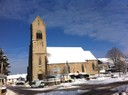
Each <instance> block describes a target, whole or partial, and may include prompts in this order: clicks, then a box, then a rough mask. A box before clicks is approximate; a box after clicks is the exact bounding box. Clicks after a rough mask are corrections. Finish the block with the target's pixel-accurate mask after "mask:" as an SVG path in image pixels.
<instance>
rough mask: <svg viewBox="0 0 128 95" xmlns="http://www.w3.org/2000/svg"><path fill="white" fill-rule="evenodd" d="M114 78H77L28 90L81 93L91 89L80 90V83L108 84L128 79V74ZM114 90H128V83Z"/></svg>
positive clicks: (67, 94)
mask: <svg viewBox="0 0 128 95" xmlns="http://www.w3.org/2000/svg"><path fill="white" fill-rule="evenodd" d="M114 76H116V77H114V78H111V77H110V76H107V77H106V75H105V76H100V77H97V78H96V79H90V80H85V79H79V80H78V79H76V80H74V82H71V83H62V84H60V85H54V86H47V87H44V88H28V89H26V90H35V91H40V90H41V91H50V90H51V92H47V93H40V94H36V95H79V94H80V93H84V92H88V91H89V90H80V89H79V88H80V85H83V84H108V83H114V82H122V81H128V74H125V75H121V77H119V76H118V74H114ZM74 88H77V89H78V90H72V91H66V89H74ZM111 90H113V91H117V93H121V92H128V85H123V86H119V87H116V88H113V89H111ZM113 95H114V94H113Z"/></svg>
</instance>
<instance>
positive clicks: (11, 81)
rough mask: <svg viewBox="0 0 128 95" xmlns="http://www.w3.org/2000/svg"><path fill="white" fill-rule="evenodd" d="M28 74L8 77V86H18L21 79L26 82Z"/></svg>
mask: <svg viewBox="0 0 128 95" xmlns="http://www.w3.org/2000/svg"><path fill="white" fill-rule="evenodd" d="M26 77H27V74H14V75H9V76H7V85H16V83H17V82H18V81H19V79H21V78H22V79H24V81H26Z"/></svg>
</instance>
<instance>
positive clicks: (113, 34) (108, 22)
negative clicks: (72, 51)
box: [0, 0, 128, 48]
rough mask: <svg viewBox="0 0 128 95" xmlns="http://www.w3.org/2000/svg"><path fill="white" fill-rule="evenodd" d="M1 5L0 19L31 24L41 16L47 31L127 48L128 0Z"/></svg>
mask: <svg viewBox="0 0 128 95" xmlns="http://www.w3.org/2000/svg"><path fill="white" fill-rule="evenodd" d="M0 6H1V7H0V17H1V18H10V19H19V20H24V21H29V22H32V21H33V20H34V18H35V17H36V16H37V15H40V16H41V17H42V19H44V21H45V23H46V25H47V27H48V28H50V27H62V28H63V29H64V32H65V33H67V34H71V35H79V36H85V35H86V36H89V37H92V38H93V39H97V40H106V41H109V42H112V43H117V44H119V45H121V46H124V47H125V48H128V45H127V40H128V37H127V36H128V32H127V31H128V28H127V27H128V12H127V10H128V1H127V0H122V1H120V0H119V1H117V0H31V1H29V0H11V1H8V0H1V3H0Z"/></svg>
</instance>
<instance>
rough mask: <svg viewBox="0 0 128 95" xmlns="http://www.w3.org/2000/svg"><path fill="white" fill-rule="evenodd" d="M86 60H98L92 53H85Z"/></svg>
mask: <svg viewBox="0 0 128 95" xmlns="http://www.w3.org/2000/svg"><path fill="white" fill-rule="evenodd" d="M84 53H85V56H84V57H85V60H97V59H96V57H95V56H94V55H93V54H92V53H91V52H90V51H84Z"/></svg>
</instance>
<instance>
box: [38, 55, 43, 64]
mask: <svg viewBox="0 0 128 95" xmlns="http://www.w3.org/2000/svg"><path fill="white" fill-rule="evenodd" d="M39 65H42V60H41V56H40V57H39Z"/></svg>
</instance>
